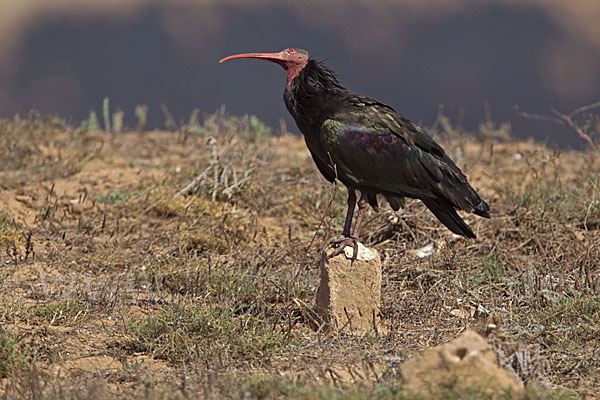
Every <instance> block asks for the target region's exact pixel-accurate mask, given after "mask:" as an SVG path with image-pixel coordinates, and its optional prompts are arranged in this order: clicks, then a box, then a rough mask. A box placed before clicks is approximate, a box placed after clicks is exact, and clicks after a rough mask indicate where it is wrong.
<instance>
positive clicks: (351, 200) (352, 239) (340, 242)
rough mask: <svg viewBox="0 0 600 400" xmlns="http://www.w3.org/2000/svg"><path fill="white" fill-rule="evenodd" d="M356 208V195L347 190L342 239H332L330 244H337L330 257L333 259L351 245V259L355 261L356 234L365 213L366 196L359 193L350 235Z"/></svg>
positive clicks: (356, 251)
mask: <svg viewBox="0 0 600 400" xmlns="http://www.w3.org/2000/svg"><path fill="white" fill-rule="evenodd" d="M355 206H356V194H355V193H354V189H350V188H348V213H347V214H346V222H345V223H344V231H343V232H342V237H341V238H339V239H334V240H332V241H331V242H330V243H333V244H337V246H338V247H337V248H336V249H335V251H334V252H333V253H331V255H330V256H329V257H330V258H331V257H335V256H337V255H338V254H340V253H341V252H342V251H344V249H345V248H346V246H349V245H350V244H352V248H353V250H354V253H353V256H352V258H353V259H355V258H356V256H357V254H358V233H359V231H360V223H361V221H362V218H363V215H364V213H365V208H366V207H367V194H366V193H361V194H360V200H359V201H358V216H357V217H356V225H355V226H354V230H353V231H352V234H350V229H351V226H352V218H353V216H354V207H355Z"/></svg>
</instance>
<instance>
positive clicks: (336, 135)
mask: <svg viewBox="0 0 600 400" xmlns="http://www.w3.org/2000/svg"><path fill="white" fill-rule="evenodd" d="M362 100H364V98H362ZM367 100H368V99H367ZM321 143H322V145H323V147H324V148H325V150H326V151H327V152H329V154H330V155H331V159H332V160H333V162H334V163H335V164H336V168H337V171H338V177H339V178H340V180H342V182H344V183H346V184H350V185H353V186H355V187H358V188H360V187H363V188H370V189H371V190H374V191H377V192H381V193H384V194H387V195H390V196H394V197H403V196H407V197H413V198H418V199H421V200H423V201H424V202H425V204H426V205H427V206H428V207H429V208H430V209H432V211H433V212H434V214H436V216H438V218H439V219H440V220H441V221H442V222H444V224H446V225H449V224H450V225H452V223H451V222H452V221H454V222H455V225H456V226H455V229H452V228H451V227H450V226H449V228H451V230H452V231H455V230H459V231H460V232H457V233H461V234H464V235H465V236H471V235H472V232H471V231H470V230H468V231H466V230H465V227H466V225H465V224H464V222H463V223H462V225H464V226H460V224H458V222H457V220H456V219H458V220H460V218H459V217H458V215H456V212H455V211H454V208H458V209H461V210H465V211H468V212H475V213H477V214H479V215H482V216H489V212H488V211H489V208H488V206H487V204H486V203H485V202H483V201H482V200H481V199H480V198H479V196H478V195H477V193H476V192H475V190H474V189H473V188H472V187H471V186H470V185H469V183H468V182H467V178H466V177H465V175H464V174H463V173H462V172H461V171H460V169H459V168H458V167H457V166H456V165H455V164H454V162H452V160H451V159H450V158H449V157H448V156H447V155H446V154H445V152H444V150H443V149H442V148H441V147H440V146H439V145H438V144H437V143H436V142H435V141H434V140H433V139H432V138H431V137H430V136H429V135H428V134H427V133H425V131H423V130H422V129H420V128H419V127H417V126H416V125H414V124H412V123H411V122H410V121H408V120H406V119H404V118H402V117H401V116H399V115H398V114H397V113H395V112H394V111H393V110H392V109H391V108H390V107H388V106H385V105H382V104H381V103H376V102H373V103H371V104H368V103H366V102H365V101H361V102H360V104H357V107H356V110H353V109H347V110H344V112H339V113H338V114H336V115H334V116H333V117H332V118H330V119H328V120H326V121H325V122H324V123H323V125H322V126H321ZM394 206H395V204H394ZM394 208H395V207H394ZM434 209H435V210H434ZM449 210H452V212H450V211H449ZM442 213H444V214H443V215H442ZM454 215H456V217H454ZM460 221H462V220H460ZM459 226H460V229H459ZM467 229H468V227H467Z"/></svg>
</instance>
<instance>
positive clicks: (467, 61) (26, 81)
mask: <svg viewBox="0 0 600 400" xmlns="http://www.w3.org/2000/svg"><path fill="white" fill-rule="evenodd" d="M0 10H1V13H0V57H1V59H2V62H1V63H0V117H11V116H13V115H15V114H16V113H21V114H24V113H27V112H28V111H29V110H30V109H37V110H39V111H40V112H42V113H44V114H58V115H59V116H61V117H65V118H67V119H68V120H69V121H70V122H71V123H73V124H76V125H78V124H79V123H80V122H81V121H82V120H84V119H86V118H87V116H88V115H89V113H90V111H91V110H96V111H98V112H99V113H101V107H102V99H103V98H104V97H109V98H110V105H111V107H119V108H120V109H122V110H123V111H124V114H125V125H126V126H135V117H134V108H135V106H136V105H137V104H147V105H148V107H149V110H148V124H147V125H146V128H155V127H156V128H164V124H165V116H164V114H163V112H162V111H161V107H160V104H161V103H164V104H166V105H167V107H168V109H169V110H170V112H171V114H172V115H173V117H174V119H175V120H176V121H186V120H187V119H188V118H189V116H190V113H191V112H192V111H193V110H194V109H195V108H198V109H199V110H200V113H201V115H202V114H204V115H207V114H210V113H212V112H214V111H215V110H216V109H218V108H219V107H221V105H223V104H225V105H226V108H227V111H228V112H229V113H231V114H246V113H248V114H254V115H256V116H257V117H258V118H259V119H261V120H263V121H264V122H265V123H267V124H268V125H270V126H272V127H274V131H275V132H277V131H279V126H280V122H279V121H280V118H282V117H283V118H285V120H286V121H287V126H288V129H289V130H290V131H293V132H296V131H297V128H296V126H295V124H294V122H293V120H292V119H291V117H290V116H289V115H288V113H287V111H286V110H285V106H284V104H283V101H282V93H283V89H284V85H285V76H286V75H285V72H284V71H283V70H282V69H281V68H280V67H278V66H277V65H274V64H269V63H265V62H261V61H257V60H235V61H232V62H229V63H225V64H222V65H220V64H218V60H219V59H220V58H222V57H224V56H227V55H230V54H234V53H239V52H254V51H279V50H282V49H283V48H286V47H299V48H304V49H306V50H308V51H309V52H310V54H311V55H312V56H313V57H315V58H317V59H321V60H326V61H327V64H328V66H329V67H330V68H332V69H334V70H335V71H336V72H337V73H338V74H339V75H340V77H341V79H342V81H343V83H344V85H345V86H346V87H348V88H350V89H352V90H355V91H358V92H360V93H362V94H365V95H368V96H371V97H375V98H377V99H378V100H380V101H382V102H384V103H387V104H390V105H392V106H393V107H394V108H395V109H396V110H397V111H399V112H400V113H401V114H403V115H405V116H406V117H407V118H409V119H411V120H413V121H417V122H421V123H423V124H424V125H425V126H429V125H431V124H433V123H434V121H435V119H436V115H437V113H438V105H439V104H444V106H445V111H444V112H445V113H446V114H447V115H448V116H449V117H450V118H451V119H452V121H453V122H456V121H458V122H460V123H461V124H462V125H463V126H464V127H465V128H466V129H475V128H476V127H477V126H478V124H479V123H481V122H482V121H485V120H488V119H491V120H493V121H494V122H497V123H499V122H502V121H510V122H511V124H512V134H513V136H516V137H520V138H527V137H534V138H535V139H537V140H547V142H548V143H549V144H551V145H557V146H568V147H580V148H582V147H584V145H585V143H584V142H583V141H582V140H581V139H579V138H578V137H577V135H576V134H575V133H574V132H573V131H571V130H570V129H569V128H567V127H564V126H559V125H557V124H553V123H551V122H547V121H535V120H529V119H524V118H522V117H520V116H518V115H516V113H515V111H514V108H513V107H514V105H515V104H519V105H520V107H521V110H524V111H529V112H535V113H544V114H549V109H550V108H552V107H555V108H557V109H559V110H561V111H563V112H566V113H568V112H570V111H572V110H573V109H575V108H577V107H579V106H582V105H585V104H589V103H592V102H594V101H597V100H600V23H598V21H600V2H599V1H598V0H578V1H564V0H455V1H452V2H449V1H447V0H429V1H421V0H394V1H392V0H354V1H327V2H324V1H312V0H304V1H297V2H282V1H277V0H245V1H232V0H214V1H211V0H204V1H203V0H170V1H165V0H127V1H123V0H85V1H82V0H53V1H47V0H0Z"/></svg>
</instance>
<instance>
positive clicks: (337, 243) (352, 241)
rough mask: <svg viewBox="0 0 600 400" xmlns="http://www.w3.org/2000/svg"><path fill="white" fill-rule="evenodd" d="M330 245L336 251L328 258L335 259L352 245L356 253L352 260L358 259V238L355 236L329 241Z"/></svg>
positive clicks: (353, 254)
mask: <svg viewBox="0 0 600 400" xmlns="http://www.w3.org/2000/svg"><path fill="white" fill-rule="evenodd" d="M328 245H333V246H334V247H335V250H334V251H333V253H331V254H330V255H329V256H328V258H333V257H335V256H337V255H339V254H341V253H342V251H344V249H345V248H346V247H348V246H350V245H352V249H353V250H354V252H353V253H352V260H355V259H356V256H357V255H358V238H355V237H354V236H340V237H337V238H334V239H331V240H330V241H329V244H328Z"/></svg>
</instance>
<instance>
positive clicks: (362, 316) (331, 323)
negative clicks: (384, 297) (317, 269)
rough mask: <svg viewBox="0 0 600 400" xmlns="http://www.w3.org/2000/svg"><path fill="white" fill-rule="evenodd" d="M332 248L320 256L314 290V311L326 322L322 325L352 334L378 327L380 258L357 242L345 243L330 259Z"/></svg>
mask: <svg viewBox="0 0 600 400" xmlns="http://www.w3.org/2000/svg"><path fill="white" fill-rule="evenodd" d="M333 251H334V249H333V248H331V247H330V248H328V249H327V250H325V251H324V252H323V254H322V257H321V284H320V286H319V289H318V290H317V297H316V311H317V313H318V314H319V315H320V316H321V318H323V320H324V321H325V322H326V323H327V325H326V326H325V327H324V328H325V329H327V328H328V327H330V328H333V329H336V330H339V329H341V328H344V331H349V332H352V333H354V334H362V333H364V332H368V331H377V330H378V329H379V314H380V305H381V259H380V258H379V253H378V252H377V250H375V249H370V248H367V247H365V246H363V245H362V244H361V243H359V244H358V252H357V255H356V259H354V260H353V257H352V256H353V253H354V249H353V247H352V246H348V247H346V248H345V249H344V251H343V252H342V253H341V254H338V255H337V256H335V257H333V258H329V255H330V254H331V253H332V252H333Z"/></svg>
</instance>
